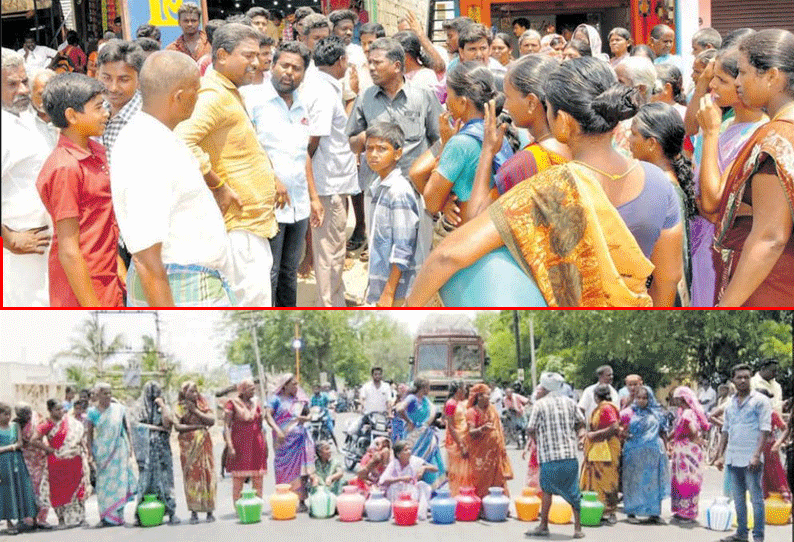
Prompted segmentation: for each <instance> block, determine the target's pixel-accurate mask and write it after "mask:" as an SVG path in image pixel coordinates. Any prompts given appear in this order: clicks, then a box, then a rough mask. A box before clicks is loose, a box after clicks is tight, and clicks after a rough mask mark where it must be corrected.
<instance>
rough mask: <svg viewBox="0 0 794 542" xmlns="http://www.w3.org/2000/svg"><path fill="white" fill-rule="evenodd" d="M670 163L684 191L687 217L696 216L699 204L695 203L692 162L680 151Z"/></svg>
mask: <svg viewBox="0 0 794 542" xmlns="http://www.w3.org/2000/svg"><path fill="white" fill-rule="evenodd" d="M670 163H671V164H672V166H673V171H674V172H675V177H676V179H678V185H679V186H680V187H681V190H682V191H683V192H684V208H685V211H686V217H687V218H690V219H691V218H695V217H696V216H697V215H698V209H697V205H696V204H695V176H694V174H693V172H692V163H691V162H690V161H689V159H688V158H687V157H686V156H684V153H678V155H676V156H675V157H674V158H673V159H672V160H670Z"/></svg>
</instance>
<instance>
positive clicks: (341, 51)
mask: <svg viewBox="0 0 794 542" xmlns="http://www.w3.org/2000/svg"><path fill="white" fill-rule="evenodd" d="M314 65H315V72H314V79H313V82H312V84H311V85H308V86H305V87H304V89H303V94H302V98H303V100H304V103H305V104H306V108H307V109H308V112H309V134H310V139H309V156H311V159H312V171H313V172H314V186H315V189H316V190H317V196H318V198H319V200H320V203H321V204H322V206H323V209H324V210H325V220H323V222H322V224H320V225H319V226H317V227H314V228H312V236H311V237H312V250H313V252H314V274H315V277H316V278H317V306H318V307H344V306H345V283H344V281H343V280H342V272H343V271H344V265H345V244H346V242H347V235H346V233H345V232H346V230H345V229H346V227H347V205H346V201H347V197H348V196H352V195H355V194H358V193H360V192H361V188H359V186H358V170H357V167H356V157H355V155H354V154H353V152H352V151H351V150H350V143H349V141H348V138H347V135H346V134H345V127H346V126H347V113H346V112H345V106H344V103H343V102H342V83H341V79H342V77H344V74H345V70H346V68H347V54H346V53H345V46H344V42H343V41H342V40H341V39H339V38H338V37H336V36H329V37H327V38H324V39H322V40H320V41H319V42H318V43H317V44H316V46H315V49H314Z"/></svg>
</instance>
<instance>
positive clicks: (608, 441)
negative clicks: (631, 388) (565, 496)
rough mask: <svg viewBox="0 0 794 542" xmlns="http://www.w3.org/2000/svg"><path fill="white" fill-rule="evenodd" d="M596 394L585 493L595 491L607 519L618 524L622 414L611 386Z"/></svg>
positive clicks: (586, 457) (586, 454)
mask: <svg viewBox="0 0 794 542" xmlns="http://www.w3.org/2000/svg"><path fill="white" fill-rule="evenodd" d="M593 395H594V397H595V399H596V401H598V406H597V407H596V409H595V410H594V411H593V415H592V417H591V418H590V431H588V432H587V435H586V436H585V441H584V462H583V463H582V478H581V481H580V486H581V488H582V490H586V491H595V492H597V493H598V500H599V501H601V502H602V503H604V516H603V517H604V519H605V520H606V521H607V523H609V524H610V525H614V524H615V523H617V517H616V516H615V510H616V509H617V507H618V492H619V491H620V478H619V476H618V466H619V465H620V439H619V438H618V432H619V431H620V412H619V411H618V407H616V406H615V405H614V404H612V403H611V402H610V401H609V400H610V393H609V386H607V385H606V384H601V385H599V386H597V387H596V389H595V390H594V392H593Z"/></svg>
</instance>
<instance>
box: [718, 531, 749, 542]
mask: <svg viewBox="0 0 794 542" xmlns="http://www.w3.org/2000/svg"><path fill="white" fill-rule="evenodd" d="M747 540H748V539H747V538H742V537H741V536H739V535H737V534H736V533H733V534H732V535H730V536H726V537H725V538H720V542H747Z"/></svg>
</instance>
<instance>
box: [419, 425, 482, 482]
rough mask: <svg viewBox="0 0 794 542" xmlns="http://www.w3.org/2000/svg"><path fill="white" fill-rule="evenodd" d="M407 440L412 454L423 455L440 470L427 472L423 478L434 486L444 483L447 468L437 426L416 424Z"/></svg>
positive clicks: (422, 456) (423, 457)
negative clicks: (437, 433) (442, 454)
mask: <svg viewBox="0 0 794 542" xmlns="http://www.w3.org/2000/svg"><path fill="white" fill-rule="evenodd" d="M405 441H406V442H407V443H408V445H409V446H410V447H411V450H412V451H411V455H415V456H417V457H421V458H422V459H424V460H425V461H427V462H428V463H430V464H431V465H435V466H436V467H437V468H438V472H425V473H424V475H423V476H422V480H424V481H425V482H426V483H427V484H429V485H431V486H432V487H433V488H436V487H439V486H440V485H441V484H443V483H444V481H446V479H447V477H446V470H447V469H446V467H445V466H444V459H443V457H442V456H441V448H440V446H439V442H438V436H437V435H436V430H435V428H434V427H433V426H432V425H430V426H425V425H420V426H416V427H415V428H414V430H413V431H411V432H410V433H408V435H406V437H405ZM469 453H471V452H469Z"/></svg>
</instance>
